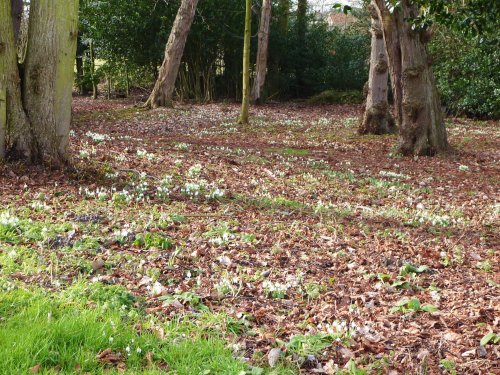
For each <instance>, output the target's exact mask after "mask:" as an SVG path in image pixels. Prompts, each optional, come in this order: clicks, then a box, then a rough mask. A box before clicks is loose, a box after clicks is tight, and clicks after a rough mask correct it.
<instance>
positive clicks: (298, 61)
mask: <svg viewBox="0 0 500 375" xmlns="http://www.w3.org/2000/svg"><path fill="white" fill-rule="evenodd" d="M296 28H297V30H296V31H297V45H296V48H297V56H295V77H296V84H297V95H298V96H303V95H304V93H303V90H304V86H305V82H304V74H303V73H304V69H305V65H306V57H305V56H306V53H305V50H304V48H305V47H306V34H307V0H298V2H297V25H296Z"/></svg>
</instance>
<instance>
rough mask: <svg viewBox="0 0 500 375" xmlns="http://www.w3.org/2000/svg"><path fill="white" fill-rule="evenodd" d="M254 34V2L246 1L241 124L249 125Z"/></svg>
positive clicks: (239, 121)
mask: <svg viewBox="0 0 500 375" xmlns="http://www.w3.org/2000/svg"><path fill="white" fill-rule="evenodd" d="M251 33H252V0H246V7H245V34H244V42H243V93H242V98H241V114H240V118H239V120H238V123H240V124H248V111H249V106H250V36H251Z"/></svg>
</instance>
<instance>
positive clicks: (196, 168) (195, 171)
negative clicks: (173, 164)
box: [187, 164, 203, 178]
mask: <svg viewBox="0 0 500 375" xmlns="http://www.w3.org/2000/svg"><path fill="white" fill-rule="evenodd" d="M202 170H203V167H202V166H201V164H195V165H193V166H191V167H190V168H189V169H188V172H187V175H188V177H191V178H194V177H198V176H199V175H200V174H201V171H202Z"/></svg>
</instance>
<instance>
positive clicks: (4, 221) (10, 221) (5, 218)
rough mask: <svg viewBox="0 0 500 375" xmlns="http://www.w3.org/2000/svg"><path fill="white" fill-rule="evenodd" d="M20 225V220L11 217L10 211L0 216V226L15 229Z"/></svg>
mask: <svg viewBox="0 0 500 375" xmlns="http://www.w3.org/2000/svg"><path fill="white" fill-rule="evenodd" d="M18 225H19V218H17V217H16V216H14V215H11V213H10V212H9V211H5V212H2V213H1V214H0V226H2V227H4V228H6V229H14V228H16V227H17V226H18Z"/></svg>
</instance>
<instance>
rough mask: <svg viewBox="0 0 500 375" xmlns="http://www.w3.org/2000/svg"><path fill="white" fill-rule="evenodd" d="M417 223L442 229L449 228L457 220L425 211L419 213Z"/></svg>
mask: <svg viewBox="0 0 500 375" xmlns="http://www.w3.org/2000/svg"><path fill="white" fill-rule="evenodd" d="M416 221H417V222H419V223H422V224H423V223H428V224H431V225H437V226H441V227H447V226H449V225H451V224H453V223H454V222H455V220H453V219H452V218H451V217H450V216H448V215H437V214H433V213H431V212H429V211H425V210H419V211H417V214H416Z"/></svg>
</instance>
